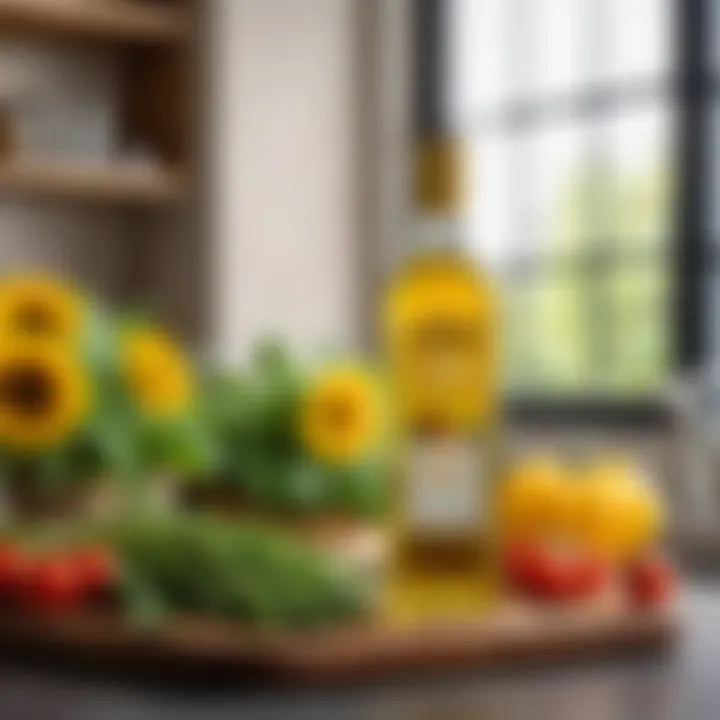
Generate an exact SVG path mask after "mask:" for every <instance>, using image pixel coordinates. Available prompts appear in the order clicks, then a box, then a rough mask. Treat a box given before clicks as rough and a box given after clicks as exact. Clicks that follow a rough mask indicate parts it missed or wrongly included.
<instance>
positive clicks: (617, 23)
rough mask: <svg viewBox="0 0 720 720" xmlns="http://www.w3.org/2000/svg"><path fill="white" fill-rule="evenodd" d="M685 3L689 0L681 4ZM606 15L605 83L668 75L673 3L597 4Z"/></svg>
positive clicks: (614, 0) (621, 0) (623, 0)
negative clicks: (607, 51)
mask: <svg viewBox="0 0 720 720" xmlns="http://www.w3.org/2000/svg"><path fill="white" fill-rule="evenodd" d="M681 1H682V2H687V1H688V0H681ZM600 2H602V3H605V4H606V6H607V12H608V13H609V16H610V17H609V20H610V22H609V43H608V44H609V53H608V57H607V64H606V66H605V67H606V71H605V79H606V80H608V81H628V80H633V79H649V78H659V77H662V76H664V75H665V76H666V75H668V74H669V73H670V72H671V70H672V68H673V66H674V64H675V59H674V52H673V50H674V42H673V35H672V34H673V28H675V27H676V25H675V18H674V13H675V11H676V7H677V5H679V3H676V2H675V1H674V0H630V2H628V0H600Z"/></svg>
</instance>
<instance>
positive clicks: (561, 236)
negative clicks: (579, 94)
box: [521, 122, 597, 255]
mask: <svg viewBox="0 0 720 720" xmlns="http://www.w3.org/2000/svg"><path fill="white" fill-rule="evenodd" d="M589 142H590V134H589V129H588V126H587V124H585V123H577V122H576V123H564V124H559V125H549V126H545V127H542V128H539V129H538V130H537V131H536V132H535V133H534V134H533V136H532V143H531V157H530V159H529V162H528V163H526V166H525V167H524V168H523V169H522V171H521V172H523V173H526V174H529V175H530V177H531V185H532V193H531V195H532V201H531V203H530V213H531V215H530V218H529V222H528V223H527V228H526V234H525V237H524V242H525V244H526V246H527V248H528V250H531V251H532V252H533V254H542V255H548V254H550V255H556V254H566V253H572V252H575V251H577V250H578V249H579V248H580V247H581V246H585V245H587V242H588V240H589V238H590V237H592V236H593V235H594V234H595V225H596V223H597V218H596V216H595V213H594V207H595V196H594V194H593V181H592V175H593V173H594V170H593V168H592V167H591V164H590V155H589Z"/></svg>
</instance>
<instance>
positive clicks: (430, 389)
mask: <svg viewBox="0 0 720 720" xmlns="http://www.w3.org/2000/svg"><path fill="white" fill-rule="evenodd" d="M464 162H465V158H464V155H463V153H462V149H461V147H460V146H459V144H458V143H456V142H454V141H452V140H450V139H442V138H440V139H437V140H434V141H432V142H431V143H429V144H427V145H424V146H423V147H422V148H421V150H420V152H419V154H418V167H417V169H416V204H417V207H418V209H419V213H418V220H417V226H416V228H415V230H414V233H415V237H414V240H415V242H414V243H413V245H414V248H416V249H415V250H414V252H413V255H412V257H410V258H409V259H408V260H407V261H406V262H405V263H404V265H403V267H402V268H401V269H400V271H399V272H398V273H396V274H395V276H394V277H393V278H392V279H391V283H390V287H389V290H388V295H387V297H386V303H385V308H384V310H385V314H384V337H385V350H386V354H387V359H388V363H389V366H390V371H391V376H392V380H393V387H394V392H395V401H396V406H397V411H398V418H399V422H400V427H401V433H400V435H401V445H400V447H401V451H400V456H399V463H398V466H399V472H398V478H397V485H396V494H395V505H394V514H393V552H392V561H391V566H390V569H389V586H388V589H389V596H388V610H389V611H390V612H391V613H392V614H393V615H395V616H398V617H407V618H414V617H426V616H428V615H431V616H438V615H449V616H457V615H458V614H461V613H466V612H467V613H471V614H477V612H478V610H479V609H481V608H482V607H483V606H484V605H486V604H487V602H488V600H489V599H490V598H491V597H492V589H493V582H492V575H493V573H492V552H491V546H492V538H491V526H490V522H491V513H492V510H491V503H492V486H493V480H494V478H495V475H496V473H497V470H498V468H497V463H498V451H497V427H498V391H499V378H498V352H499V348H498V317H497V313H498V308H497V297H496V290H495V287H494V285H493V283H492V282H491V280H490V278H489V276H488V275H487V273H485V272H484V271H483V270H482V269H481V268H480V267H479V266H478V264H477V262H476V260H475V259H474V258H473V257H471V256H470V254H469V253H468V252H467V251H466V250H465V249H464V248H463V243H462V237H461V234H462V233H461V225H460V211H461V208H462V196H463V191H464V181H463V178H464Z"/></svg>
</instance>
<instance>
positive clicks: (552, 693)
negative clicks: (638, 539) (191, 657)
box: [0, 582, 720, 720]
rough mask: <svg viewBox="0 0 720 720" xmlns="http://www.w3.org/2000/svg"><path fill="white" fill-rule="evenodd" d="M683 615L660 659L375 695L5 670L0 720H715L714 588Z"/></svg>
mask: <svg viewBox="0 0 720 720" xmlns="http://www.w3.org/2000/svg"><path fill="white" fill-rule="evenodd" d="M683 613H684V616H685V621H686V634H685V638H684V641H683V643H682V644H681V646H680V647H679V648H678V649H677V652H674V653H673V654H672V655H671V656H669V657H665V658H661V659H654V660H635V661H632V662H628V661H626V662H623V663H619V662H616V663H605V664H602V665H584V666H579V667H574V668H572V667H552V668H547V669H541V670H534V671H532V672H524V673H522V674H514V675H507V674H503V675H492V676H488V675H487V674H483V673H475V674H473V673H468V672H464V673H463V674H462V675H461V676H455V677H452V676H449V677H448V676H445V677H443V678H442V679H438V680H435V681H432V680H428V679H427V678H424V679H423V680H422V681H419V682H416V683H411V684H410V683H403V684H393V683H391V682H387V683H384V684H383V685H382V686H377V687H362V688H347V689H335V690H324V691H321V690H314V691H292V692H291V691H282V690H278V689H273V688H267V687H266V688H263V689H243V690H242V691H240V690H236V691H233V690H227V689H225V690H222V691H218V690H215V691H210V690H205V691H203V692H193V693H182V694H181V693H179V692H178V691H177V690H175V691H172V690H167V689H164V690H159V689H157V688H155V689H151V688H148V687H142V686H140V687H139V686H137V685H125V684H118V683H111V682H108V681H98V680H89V679H83V680H81V679H78V678H73V677H72V676H69V675H68V674H63V675H57V674H52V673H50V672H48V671H42V672H40V671H30V670H28V669H16V668H8V667H5V668H3V669H0V719H1V720H56V719H57V720H170V719H171V718H172V719H173V720H176V719H177V720H185V719H187V720H190V719H191V718H192V719H193V720H196V719H197V720H226V719H227V720H230V718H232V719H233V720H243V719H244V718H253V719H254V718H260V719H265V718H267V719H274V718H292V720H304V719H305V718H308V720H310V719H312V720H326V719H327V720H344V719H345V718H348V719H349V720H354V719H355V718H357V719H360V718H368V719H372V720H415V719H416V718H417V720H465V719H466V718H467V719H468V720H470V719H472V720H525V719H526V718H527V719H528V720H546V719H547V720H625V719H628V720H629V719H631V718H633V719H634V718H637V720H669V719H672V720H675V719H676V718H677V719H678V720H719V719H720V583H717V582H698V583H694V584H693V585H692V587H691V588H690V589H689V590H688V591H687V592H686V595H685V597H684V598H683Z"/></svg>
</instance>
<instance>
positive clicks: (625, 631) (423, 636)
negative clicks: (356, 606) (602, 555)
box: [0, 604, 680, 684]
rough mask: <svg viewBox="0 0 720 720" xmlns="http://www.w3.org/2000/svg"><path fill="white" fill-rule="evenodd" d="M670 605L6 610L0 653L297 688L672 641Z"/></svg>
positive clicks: (560, 658)
mask: <svg viewBox="0 0 720 720" xmlns="http://www.w3.org/2000/svg"><path fill="white" fill-rule="evenodd" d="M679 627H680V623H679V618H678V613H677V611H676V609H675V608H665V609H662V610H656V611H651V612H639V611H630V610H628V609H627V608H625V609H623V608H612V607H601V606H598V607H587V606H584V607H581V608H580V607H578V608H570V609H550V608H546V609H541V608H537V607H529V606H523V605H522V604H508V605H507V606H505V607H503V608H502V609H501V610H499V611H496V612H495V613H493V615H492V616H486V617H484V618H481V619H478V620H472V621H468V620H464V621H459V620H457V621H452V620H447V621H444V622H435V623H432V624H424V625H406V626H393V627H389V626H388V625H387V624H383V623H382V622H380V621H375V622H372V623H365V624H363V625H357V626H354V627H349V628H345V629H342V630H334V631H326V632H322V633H317V632H315V633H312V634H310V633H306V634H298V633H294V634H281V633H278V634H268V633H262V632H258V631H253V630H249V629H247V628H244V627H242V626H238V625H236V624H231V623H227V622H219V621H214V620H210V619H204V618H197V617H192V618H191V617H183V618H176V619H174V620H172V621H170V622H169V623H167V624H165V625H164V626H163V627H162V629H159V630H157V631H154V632H149V631H144V632H143V631H140V630H138V629H137V628H133V627H132V626H131V625H130V624H128V623H127V622H126V621H124V620H122V619H121V618H119V617H117V616H112V615H90V614H85V615H78V616H72V617H63V618H59V617H58V618H51V617H41V618H38V617H28V616H27V615H4V616H2V618H1V619H0V652H1V653H2V654H3V655H5V656H6V657H7V656H10V657H12V653H13V651H22V654H23V656H25V657H27V655H28V653H30V654H31V655H33V656H34V657H37V658H40V659H43V660H50V661H52V662H61V661H67V663H70V664H72V665H73V666H75V665H77V664H78V663H79V664H80V665H83V666H85V665H86V666H88V667H90V668H93V669H107V670H121V671H122V672H125V671H130V672H131V673H132V674H133V675H135V674H137V673H140V674H141V675H147V674H150V675H152V674H154V673H156V672H160V673H162V674H164V675H170V676H171V677H172V678H175V679H177V678H181V679H182V680H183V682H186V681H192V679H193V678H194V677H196V678H197V677H200V675H201V674H202V675H204V676H208V675H209V674H218V675H221V676H223V677H229V678H231V679H233V680H234V681H237V682H241V681H242V679H243V678H244V677H248V676H252V677H253V678H255V677H258V676H260V677H266V678H267V679H269V680H273V681H283V682H288V683H295V684H328V683H337V682H352V681H357V680H367V679H373V678H376V679H377V678H388V677H392V676H394V675H396V674H403V673H407V672H418V671H424V672H436V673H437V672H443V671H447V670H449V669H452V668H459V667H465V668H467V667H473V668H486V669H501V668H508V667H516V666H518V665H522V664H528V663H531V664H539V663H547V662H567V661H576V660H580V659H585V660H587V659H595V658H600V657H613V656H614V655H616V654H621V653H627V652H630V651H638V652H640V651H642V652H648V651H660V650H663V649H667V648H669V647H670V646H671V645H672V644H673V641H674V640H675V639H676V638H677V636H678V634H679V633H678V631H679Z"/></svg>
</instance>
